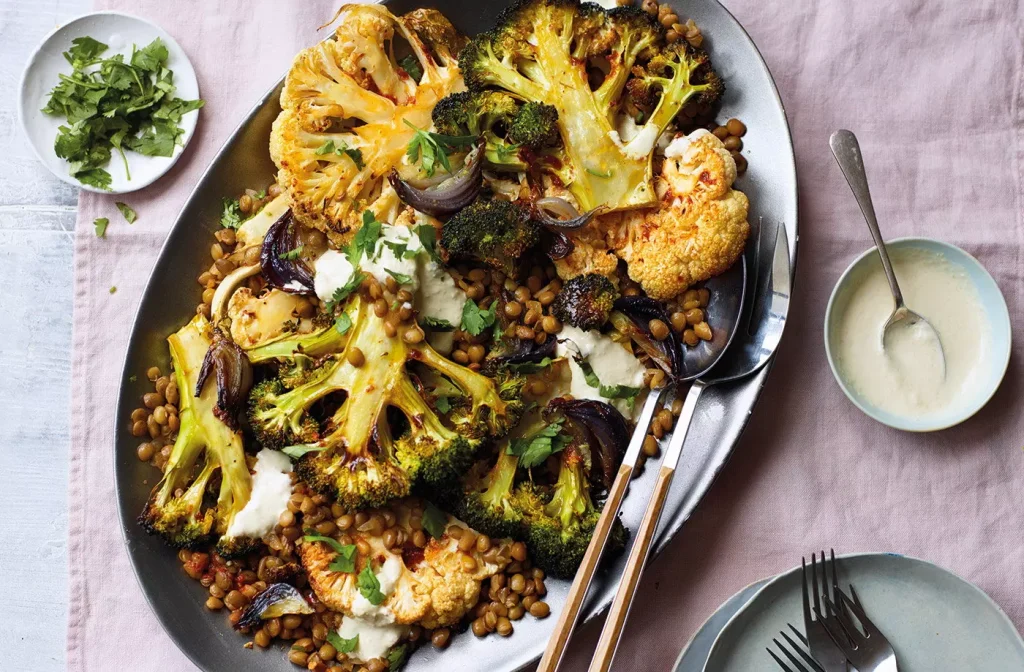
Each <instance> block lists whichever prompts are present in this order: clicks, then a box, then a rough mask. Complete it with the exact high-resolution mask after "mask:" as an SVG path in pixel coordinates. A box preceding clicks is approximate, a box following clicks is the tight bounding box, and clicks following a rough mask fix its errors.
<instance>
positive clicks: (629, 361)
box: [555, 325, 644, 417]
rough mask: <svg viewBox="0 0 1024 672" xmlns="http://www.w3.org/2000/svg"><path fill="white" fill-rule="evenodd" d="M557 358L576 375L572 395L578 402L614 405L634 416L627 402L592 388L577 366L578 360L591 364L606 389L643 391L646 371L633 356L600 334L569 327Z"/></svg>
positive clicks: (563, 333) (561, 335)
mask: <svg viewBox="0 0 1024 672" xmlns="http://www.w3.org/2000/svg"><path fill="white" fill-rule="evenodd" d="M566 341H568V342H566ZM555 354H556V355H557V356H559V357H563V358H565V359H566V360H567V361H568V362H569V370H570V372H571V373H572V380H571V382H570V388H569V394H571V395H572V396H573V397H575V398H577V399H594V400H596V401H604V402H610V403H611V404H612V405H614V406H615V407H616V408H618V409H619V411H621V412H622V413H623V415H626V416H627V417H629V416H631V415H632V413H631V412H630V408H629V403H628V402H627V401H626V400H625V399H613V400H609V399H607V398H606V397H602V396H601V393H600V390H599V388H596V387H591V386H590V385H589V384H588V383H587V381H586V376H585V374H584V372H583V369H582V368H580V365H579V364H578V363H577V362H576V357H577V356H581V357H583V359H585V360H587V363H588V364H590V368H592V369H593V370H594V374H595V375H596V376H597V377H598V379H599V380H600V381H601V384H602V385H606V386H609V387H610V386H614V385H625V386H626V387H643V386H644V367H643V365H642V364H640V362H639V361H638V360H637V358H636V357H634V356H633V355H632V353H630V352H629V351H628V350H626V349H625V348H624V347H622V346H621V345H620V344H618V343H616V342H615V341H613V340H612V339H610V338H609V337H607V336H605V335H604V334H602V333H601V332H599V331H594V330H591V331H583V330H582V329H577V328H576V327H573V326H570V325H565V326H563V327H562V331H561V332H559V334H558V345H557V346H556V348H555Z"/></svg>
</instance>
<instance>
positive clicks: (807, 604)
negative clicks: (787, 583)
mask: <svg viewBox="0 0 1024 672" xmlns="http://www.w3.org/2000/svg"><path fill="white" fill-rule="evenodd" d="M800 567H801V569H802V570H803V581H801V582H800V587H801V588H803V592H804V630H810V629H811V598H810V597H809V596H808V595H807V558H800Z"/></svg>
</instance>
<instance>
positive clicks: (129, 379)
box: [128, 373, 139, 383]
mask: <svg viewBox="0 0 1024 672" xmlns="http://www.w3.org/2000/svg"><path fill="white" fill-rule="evenodd" d="M138 379H139V377H138V376H136V375H135V374H134V373H133V374H132V375H130V376H128V382H129V383H134V382H135V381H137V380H138Z"/></svg>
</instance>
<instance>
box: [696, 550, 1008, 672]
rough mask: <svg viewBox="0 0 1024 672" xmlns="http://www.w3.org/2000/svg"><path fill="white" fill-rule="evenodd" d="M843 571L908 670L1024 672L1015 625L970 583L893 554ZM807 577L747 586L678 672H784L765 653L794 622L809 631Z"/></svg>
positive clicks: (864, 558) (849, 561)
mask: <svg viewBox="0 0 1024 672" xmlns="http://www.w3.org/2000/svg"><path fill="white" fill-rule="evenodd" d="M837 566H838V568H839V578H840V582H841V585H843V586H846V585H847V584H850V583H852V584H853V585H854V587H856V589H857V595H858V597H859V598H860V599H861V601H862V603H863V604H864V608H865V610H866V611H867V613H868V616H870V617H871V620H872V621H873V622H874V623H875V625H877V626H878V628H879V629H880V630H881V631H882V632H883V633H885V635H886V637H887V638H888V640H889V642H890V643H891V644H892V646H893V649H894V650H895V651H896V656H897V659H898V662H899V666H900V670H901V672H937V671H944V670H949V671H950V672H953V671H955V672H989V671H992V670H1005V671H1006V672H1010V671H1011V670H1024V640H1022V639H1021V637H1020V634H1018V632H1017V630H1016V629H1015V628H1014V626H1013V623H1011V622H1010V619H1009V618H1007V616H1006V614H1005V613H1003V610H1002V609H1000V608H999V606H998V605H997V604H996V603H995V602H993V601H992V599H991V598H990V597H989V596H988V595H986V594H985V593H984V592H982V590H981V589H980V588H978V587H976V586H974V585H972V584H971V583H968V582H967V581H965V580H964V579H961V578H960V577H958V576H956V575H955V574H952V573H950V572H948V571H946V570H945V569H942V568H941V567H938V566H937V565H934V564H932V563H930V562H926V561H924V560H918V559H915V558H910V557H906V556H902V555H895V554H891V553H865V554H858V555H847V556H842V557H840V558H838V560H837ZM801 576H802V575H801V569H800V567H796V568H794V569H792V570H790V571H788V572H786V573H784V574H780V575H779V576H778V577H776V578H775V579H772V580H770V581H768V582H766V583H764V585H763V586H762V587H761V588H760V589H758V590H757V591H756V593H755V594H754V595H752V596H750V595H748V593H749V590H750V588H748V589H746V590H745V591H743V592H741V593H739V594H737V595H736V596H734V597H733V598H732V599H731V600H730V601H729V602H726V603H725V604H724V605H722V607H721V608H720V609H719V612H718V613H716V614H715V616H713V617H712V619H711V620H710V621H709V623H711V624H713V627H711V628H709V629H710V630H711V632H706V633H703V636H701V635H699V636H698V637H695V638H694V640H693V642H691V644H690V645H689V646H688V647H687V649H686V650H685V651H683V654H682V656H680V659H679V662H678V663H677V667H676V672H701V671H703V672H777V670H778V666H777V665H776V663H775V662H774V661H773V660H772V659H771V658H770V657H769V656H768V654H767V653H766V652H765V647H766V646H768V645H770V644H771V641H772V638H773V637H778V634H779V631H780V630H782V629H787V628H786V625H787V623H792V624H793V625H795V626H797V628H799V629H800V630H801V631H802V630H803V620H802V619H803V616H802V613H803V612H802V601H803V598H802V594H801V590H800V582H801ZM737 602H739V604H737ZM744 602H745V603H744ZM730 612H731V613H730ZM723 620H727V622H726V623H724V624H723V623H722V621H723ZM715 628H718V629H719V632H718V633H717V637H716V638H715V641H714V644H713V645H712V646H711V648H710V651H708V650H707V648H706V642H707V639H708V637H709V636H714V633H713V630H714V629H715Z"/></svg>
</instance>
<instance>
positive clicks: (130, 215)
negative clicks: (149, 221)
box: [114, 201, 139, 224]
mask: <svg viewBox="0 0 1024 672" xmlns="http://www.w3.org/2000/svg"><path fill="white" fill-rule="evenodd" d="M114 205H116V206H117V209H118V210H120V211H121V216H122V217H124V221H126V222H128V223H129V224H134V223H135V220H136V219H138V218H139V216H138V215H137V214H135V211H134V210H132V207H131V206H130V205H128V204H126V203H122V202H121V201H116V202H115V203H114Z"/></svg>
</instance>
